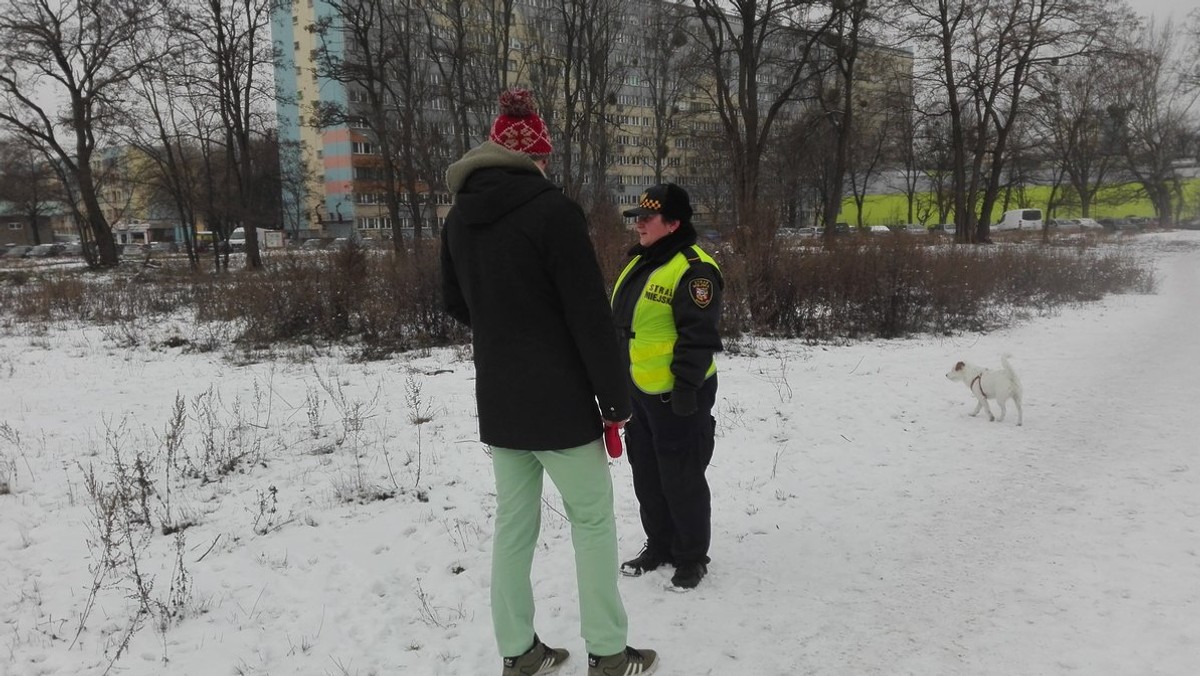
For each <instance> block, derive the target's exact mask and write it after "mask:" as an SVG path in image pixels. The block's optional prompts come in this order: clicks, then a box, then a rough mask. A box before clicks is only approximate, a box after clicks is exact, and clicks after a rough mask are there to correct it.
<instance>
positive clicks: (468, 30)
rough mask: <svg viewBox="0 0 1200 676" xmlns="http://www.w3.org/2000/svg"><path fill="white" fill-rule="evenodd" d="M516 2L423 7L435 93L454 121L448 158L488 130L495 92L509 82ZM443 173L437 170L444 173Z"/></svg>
mask: <svg viewBox="0 0 1200 676" xmlns="http://www.w3.org/2000/svg"><path fill="white" fill-rule="evenodd" d="M515 5H516V1H515V0H482V2H481V1H479V0H445V1H444V2H433V3H427V4H425V5H423V9H424V11H425V12H426V25H427V27H428V29H429V30H428V40H429V48H428V53H429V56H430V59H431V60H432V62H433V66H434V68H435V69H436V70H437V73H438V75H439V78H438V80H439V82H440V87H438V88H437V95H438V96H440V97H441V98H443V99H444V100H445V101H446V102H447V103H448V108H449V111H448V114H449V118H450V121H451V123H452V125H453V127H452V128H453V134H452V135H449V139H448V140H449V141H450V142H449V143H444V144H442V145H443V146H444V147H445V148H446V151H447V153H448V154H449V156H450V157H453V158H457V157H460V156H462V155H463V154H464V153H466V152H467V150H469V149H470V148H471V147H472V146H473V145H475V143H476V142H478V140H479V138H480V137H481V135H482V132H484V131H486V130H487V125H488V124H489V123H490V122H491V117H492V115H493V114H494V108H495V105H496V96H497V95H498V94H499V93H500V92H501V91H503V90H505V89H507V88H508V86H509V84H510V83H509V81H508V79H509V76H510V73H511V72H512V71H511V70H510V68H509V57H510V51H511V40H512V36H513V29H514V27H515V26H516V21H517V13H516V11H515V10H514V6H515ZM440 173H441V172H439V175H440Z"/></svg>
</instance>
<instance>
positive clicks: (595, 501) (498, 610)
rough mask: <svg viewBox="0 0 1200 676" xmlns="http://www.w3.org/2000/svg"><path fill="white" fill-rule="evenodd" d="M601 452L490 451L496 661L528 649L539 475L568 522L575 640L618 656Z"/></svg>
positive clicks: (621, 616) (612, 538)
mask: <svg viewBox="0 0 1200 676" xmlns="http://www.w3.org/2000/svg"><path fill="white" fill-rule="evenodd" d="M606 458H607V456H606V454H605V452H604V446H603V444H602V443H601V442H600V440H599V439H597V440H596V441H595V442H593V443H590V444H586V445H584V446H580V447H578V448H568V449H565V450H561V451H518V450H512V449H507V448H496V447H492V465H493V467H494V468H495V474H496V533H495V537H494V539H493V542H492V624H493V626H494V627H495V631H496V643H497V645H498V647H499V649H500V655H501V656H502V657H514V656H516V655H520V654H522V653H524V652H525V651H526V650H528V649H529V648H530V646H532V645H533V634H534V626H533V614H534V603H533V585H532V582H531V580H530V576H531V574H532V570H533V552H534V550H535V549H536V547H537V541H538V532H539V530H540V529H541V524H542V476H543V472H544V473H545V474H549V475H550V480H551V481H553V482H554V485H555V486H557V487H558V492H559V493H560V494H561V495H562V499H563V505H564V507H565V509H566V513H567V519H568V520H569V521H570V522H571V543H572V545H574V548H575V577H576V581H577V584H578V588H579V618H580V625H581V626H580V635H581V636H582V637H583V641H584V644H585V645H586V646H587V651H588V652H589V653H592V654H593V655H613V654H616V653H619V652H621V651H622V650H624V649H625V645H626V644H625V640H626V634H627V632H628V624H629V623H628V619H627V618H626V615H625V606H624V605H623V604H622V603H621V595H620V593H619V592H618V591H617V524H616V519H615V517H614V516H613V488H612V476H611V475H610V474H609V472H608V461H607V459H606Z"/></svg>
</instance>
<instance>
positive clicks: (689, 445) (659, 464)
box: [625, 374, 717, 565]
mask: <svg viewBox="0 0 1200 676" xmlns="http://www.w3.org/2000/svg"><path fill="white" fill-rule="evenodd" d="M716 400H717V376H716V375H715V374H714V375H713V376H712V377H711V378H709V379H708V380H706V381H705V382H704V385H703V386H702V387H701V388H700V389H699V390H698V391H697V392H696V412H695V413H693V414H692V415H689V416H680V415H676V414H675V413H673V412H672V411H671V395H670V393H667V394H646V393H645V392H642V391H640V390H638V389H637V388H636V387H635V388H634V389H633V418H632V419H630V421H629V422H628V423H627V424H626V425H625V445H626V449H627V453H628V455H629V465H630V466H631V467H632V468H633V490H634V494H635V495H637V499H638V504H639V506H640V507H641V515H642V528H643V529H644V530H645V531H646V548H647V550H648V551H650V552H653V553H656V554H658V555H660V556H663V557H664V558H669V559H670V560H671V561H672V562H673V563H675V564H676V565H679V564H682V563H692V562H701V563H705V564H707V563H708V561H709V559H708V547H709V543H710V542H711V540H712V526H711V521H712V498H711V496H710V494H709V490H708V480H707V479H706V478H705V477H704V472H705V470H706V469H708V463H709V461H711V460H712V455H713V445H714V439H713V434H714V431H715V430H716V420H714V419H713V416H712V408H713V405H714V404H715V403H716Z"/></svg>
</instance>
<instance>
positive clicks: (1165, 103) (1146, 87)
mask: <svg viewBox="0 0 1200 676" xmlns="http://www.w3.org/2000/svg"><path fill="white" fill-rule="evenodd" d="M1177 36H1178V30H1177V29H1176V28H1175V27H1173V26H1172V25H1171V24H1167V25H1164V26H1163V27H1162V28H1157V27H1156V26H1155V25H1154V24H1153V23H1151V24H1149V25H1148V26H1147V27H1146V28H1145V30H1144V32H1143V33H1142V34H1141V35H1140V36H1139V40H1138V46H1137V47H1134V48H1131V49H1130V50H1129V53H1128V56H1127V57H1126V58H1124V59H1122V60H1121V62H1120V67H1119V69H1118V78H1119V82H1121V83H1122V85H1121V87H1120V88H1118V89H1117V92H1116V99H1117V101H1116V103H1115V104H1114V105H1112V106H1110V107H1109V111H1108V112H1109V115H1110V117H1111V123H1112V125H1113V127H1114V129H1115V132H1116V136H1117V143H1118V147H1119V148H1120V152H1121V157H1122V160H1123V161H1124V164H1125V169H1126V170H1127V171H1129V172H1130V174H1132V176H1133V177H1134V179H1135V180H1136V181H1137V182H1138V183H1140V184H1141V186H1142V189H1143V190H1145V192H1146V194H1147V195H1148V196H1149V197H1150V201H1151V202H1152V203H1153V204H1154V211H1155V213H1156V214H1157V215H1158V218H1159V222H1160V223H1162V224H1164V225H1167V224H1170V223H1173V222H1174V221H1175V220H1176V219H1177V218H1178V216H1179V211H1180V209H1181V208H1182V206H1183V181H1182V177H1181V176H1180V175H1179V172H1178V171H1177V170H1176V167H1175V165H1176V162H1177V161H1179V160H1183V159H1187V158H1189V157H1194V154H1191V153H1189V151H1190V150H1191V146H1192V141H1193V140H1194V139H1195V138H1196V136H1197V133H1198V131H1200V130H1198V129H1197V124H1196V122H1195V120H1194V119H1193V115H1192V112H1193V110H1194V108H1195V103H1196V97H1197V88H1196V87H1195V86H1193V85H1192V83H1189V81H1188V79H1187V78H1186V76H1183V77H1181V75H1182V74H1183V73H1184V72H1186V69H1187V68H1188V67H1189V66H1190V65H1191V64H1189V63H1187V62H1186V61H1183V62H1181V61H1179V60H1178V58H1179V55H1178V54H1177V53H1176V51H1175V49H1176V43H1175V40H1176V39H1177Z"/></svg>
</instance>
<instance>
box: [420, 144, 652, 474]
mask: <svg viewBox="0 0 1200 676" xmlns="http://www.w3.org/2000/svg"><path fill="white" fill-rule="evenodd" d="M447 180H448V184H449V187H450V190H451V192H454V193H455V199H454V207H453V208H452V209H451V210H450V214H449V215H448V216H447V218H446V225H445V227H444V229H443V230H442V253H441V259H442V290H443V294H444V300H445V304H446V310H447V312H449V313H450V315H451V316H453V317H454V318H456V319H458V320H459V321H462V322H464V323H466V324H467V325H469V326H470V327H471V330H472V335H473V345H474V350H475V368H476V382H475V392H476V399H477V404H478V407H479V433H480V438H481V439H482V440H483V442H484V443H486V444H489V445H491V446H499V447H501V448H512V449H521V450H530V451H540V450H554V449H564V448H574V447H576V446H582V445H583V444H586V443H588V442H591V441H594V440H596V439H598V438H599V437H600V434H601V431H602V429H601V413H603V416H604V417H605V418H608V419H610V420H625V419H627V418H628V417H629V415H630V402H629V390H628V383H627V380H628V378H627V377H626V375H625V373H626V372H625V371H622V370H621V363H622V361H621V355H620V348H619V346H618V344H617V341H616V340H614V339H613V333H614V330H615V329H614V327H613V322H612V313H611V310H610V308H609V305H608V298H607V296H606V294H605V290H604V280H603V278H602V277H601V274H600V267H599V265H598V264H597V262H596V253H595V250H594V249H593V248H592V242H591V239H589V237H588V233H587V222H586V220H585V218H584V214H583V211H582V210H581V209H580V208H579V206H578V205H577V204H575V203H574V202H573V201H571V200H570V199H569V198H567V197H566V196H565V195H563V193H562V191H561V190H559V189H558V188H557V187H556V186H555V185H554V184H552V183H551V182H550V181H548V180H546V178H545V177H544V176H543V175H542V173H541V171H540V170H539V169H538V167H537V165H535V164H534V163H533V162H532V160H530V159H529V158H528V157H526V156H525V155H522V154H520V153H514V152H512V151H509V150H507V149H506V148H503V147H501V146H499V145H496V144H493V143H484V144H483V145H481V146H479V147H477V148H475V149H473V150H471V151H470V152H469V153H467V154H466V155H465V156H464V157H463V158H462V159H461V160H459V161H458V162H456V163H454V164H453V165H451V167H450V170H449V171H448V172H447ZM597 403H598V406H597Z"/></svg>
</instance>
